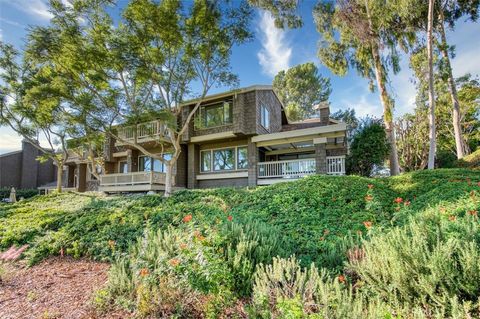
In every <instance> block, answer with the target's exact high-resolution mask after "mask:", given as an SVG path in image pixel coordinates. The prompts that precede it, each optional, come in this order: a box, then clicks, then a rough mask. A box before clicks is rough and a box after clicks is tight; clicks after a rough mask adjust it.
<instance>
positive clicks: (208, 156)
mask: <svg viewBox="0 0 480 319" xmlns="http://www.w3.org/2000/svg"><path fill="white" fill-rule="evenodd" d="M200 157H201V159H200V160H201V162H202V167H201V170H202V172H210V171H211V170H212V151H211V150H209V151H201V152H200Z"/></svg>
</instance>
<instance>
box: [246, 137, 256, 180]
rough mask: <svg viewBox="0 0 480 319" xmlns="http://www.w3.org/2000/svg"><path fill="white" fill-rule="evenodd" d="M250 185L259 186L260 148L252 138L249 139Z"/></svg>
mask: <svg viewBox="0 0 480 319" xmlns="http://www.w3.org/2000/svg"><path fill="white" fill-rule="evenodd" d="M247 153H248V187H255V186H257V163H258V148H257V145H256V144H255V142H252V138H249V139H248V149H247Z"/></svg>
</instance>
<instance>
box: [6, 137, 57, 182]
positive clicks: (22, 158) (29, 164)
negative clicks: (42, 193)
mask: <svg viewBox="0 0 480 319" xmlns="http://www.w3.org/2000/svg"><path fill="white" fill-rule="evenodd" d="M40 154H41V153H40V151H39V150H37V149H36V148H35V147H34V146H33V145H31V144H30V143H28V142H22V150H21V151H19V152H15V153H11V154H6V155H4V156H0V187H12V186H13V187H15V188H37V187H39V186H41V185H44V184H47V183H51V182H53V181H55V180H56V167H55V166H54V165H53V162H52V161H51V160H48V161H46V162H44V163H40V162H39V161H37V157H38V156H39V155H40Z"/></svg>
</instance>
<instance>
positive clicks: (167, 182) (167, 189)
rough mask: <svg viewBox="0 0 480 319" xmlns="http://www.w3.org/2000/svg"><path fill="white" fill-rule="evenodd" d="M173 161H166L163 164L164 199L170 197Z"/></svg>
mask: <svg viewBox="0 0 480 319" xmlns="http://www.w3.org/2000/svg"><path fill="white" fill-rule="evenodd" d="M172 163H173V161H172V160H170V161H166V162H165V168H166V171H165V194H164V196H165V197H170V195H172V188H173V187H172V186H173V178H172V177H173V176H172V166H173V164H172Z"/></svg>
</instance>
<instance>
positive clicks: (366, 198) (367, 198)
mask: <svg viewBox="0 0 480 319" xmlns="http://www.w3.org/2000/svg"><path fill="white" fill-rule="evenodd" d="M372 199H373V196H372V195H370V194H368V195H367V196H365V200H366V201H367V202H370V201H371V200H372Z"/></svg>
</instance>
